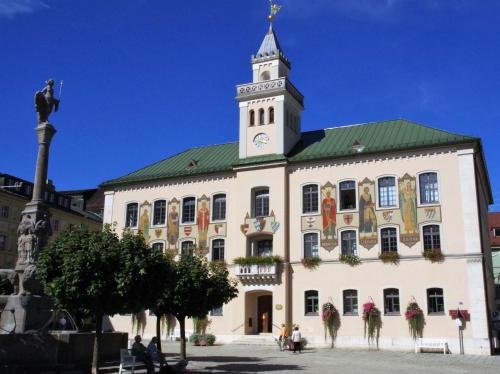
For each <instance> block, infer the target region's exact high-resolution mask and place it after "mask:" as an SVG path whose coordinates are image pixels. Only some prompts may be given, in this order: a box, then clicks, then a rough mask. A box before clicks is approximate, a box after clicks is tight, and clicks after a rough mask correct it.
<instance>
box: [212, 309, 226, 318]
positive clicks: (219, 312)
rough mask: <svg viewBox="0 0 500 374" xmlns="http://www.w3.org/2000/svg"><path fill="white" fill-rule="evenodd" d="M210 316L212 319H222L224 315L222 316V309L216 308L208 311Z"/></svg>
mask: <svg viewBox="0 0 500 374" xmlns="http://www.w3.org/2000/svg"><path fill="white" fill-rule="evenodd" d="M210 315H211V316H212V317H222V316H223V315H224V314H223V309H222V307H221V306H220V307H218V308H213V309H212V310H211V311H210Z"/></svg>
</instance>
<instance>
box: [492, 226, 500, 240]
mask: <svg viewBox="0 0 500 374" xmlns="http://www.w3.org/2000/svg"><path fill="white" fill-rule="evenodd" d="M495 230H500V227H492V228H491V232H492V234H493V237H494V238H498V237H500V235H496V233H495Z"/></svg>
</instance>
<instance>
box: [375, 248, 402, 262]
mask: <svg viewBox="0 0 500 374" xmlns="http://www.w3.org/2000/svg"><path fill="white" fill-rule="evenodd" d="M378 258H379V259H380V260H382V262H383V263H385V264H388V263H389V264H394V265H397V264H399V259H400V257H399V253H398V252H393V251H387V252H382V253H381V254H379V255H378Z"/></svg>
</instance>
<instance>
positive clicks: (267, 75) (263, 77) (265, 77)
mask: <svg viewBox="0 0 500 374" xmlns="http://www.w3.org/2000/svg"><path fill="white" fill-rule="evenodd" d="M269 79H271V74H270V73H269V72H268V71H267V70H266V71H263V72H262V73H261V74H260V80H261V82H262V81H268V80H269Z"/></svg>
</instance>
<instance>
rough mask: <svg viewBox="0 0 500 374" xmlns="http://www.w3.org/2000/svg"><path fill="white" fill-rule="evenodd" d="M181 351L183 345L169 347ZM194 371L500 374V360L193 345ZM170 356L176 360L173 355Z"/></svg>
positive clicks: (191, 360) (190, 348) (190, 355)
mask: <svg viewBox="0 0 500 374" xmlns="http://www.w3.org/2000/svg"><path fill="white" fill-rule="evenodd" d="M165 349H166V352H168V353H170V354H171V353H173V352H178V350H179V345H178V343H177V344H175V343H168V344H166V345H165ZM187 350H188V360H189V365H188V372H189V373H237V374H250V373H295V372H296V373H297V374H306V373H314V374H322V373H339V374H351V373H408V374H409V373H412V374H413V373H426V374H427V373H440V374H442V373H445V374H446V373H482V374H489V373H492V374H493V373H495V374H500V356H460V355H446V356H444V355H443V354H438V353H421V354H415V353H413V352H388V351H369V350H345V349H334V350H330V349H311V350H305V351H303V352H302V353H301V354H298V353H296V354H293V353H292V352H280V351H279V350H278V349H277V347H276V348H274V347H267V346H244V345H221V346H214V347H193V346H191V345H188V347H187ZM169 356H170V358H172V359H173V358H175V357H173V355H172V356H171V355H169Z"/></svg>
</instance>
